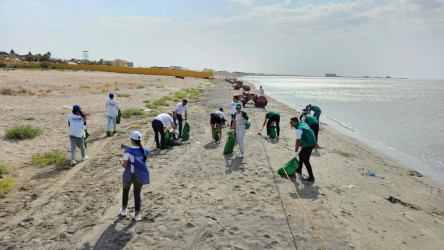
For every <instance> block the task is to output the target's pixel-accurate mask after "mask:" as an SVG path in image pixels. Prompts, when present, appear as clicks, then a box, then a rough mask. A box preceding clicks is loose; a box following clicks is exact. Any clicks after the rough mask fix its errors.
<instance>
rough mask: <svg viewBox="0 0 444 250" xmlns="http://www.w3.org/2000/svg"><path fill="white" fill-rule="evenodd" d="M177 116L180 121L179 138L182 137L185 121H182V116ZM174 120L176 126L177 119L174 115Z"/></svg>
mask: <svg viewBox="0 0 444 250" xmlns="http://www.w3.org/2000/svg"><path fill="white" fill-rule="evenodd" d="M176 116H177V120H178V121H179V137H181V136H182V121H183V119H182V115H179V114H176ZM173 120H174V124H176V117H175V115H174V113H173Z"/></svg>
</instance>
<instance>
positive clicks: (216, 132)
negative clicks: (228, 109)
mask: <svg viewBox="0 0 444 250" xmlns="http://www.w3.org/2000/svg"><path fill="white" fill-rule="evenodd" d="M214 140H215V141H217V142H218V141H219V140H220V138H219V129H218V128H217V125H216V126H214Z"/></svg>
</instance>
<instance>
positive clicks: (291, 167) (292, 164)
mask: <svg viewBox="0 0 444 250" xmlns="http://www.w3.org/2000/svg"><path fill="white" fill-rule="evenodd" d="M298 168H299V163H298V161H297V160H296V159H295V158H292V159H291V160H290V161H289V162H287V163H285V165H284V166H282V167H281V168H280V169H278V171H277V173H278V174H280V175H285V172H287V174H288V175H289V176H290V175H294V174H295V173H296V170H297V169H298ZM284 169H285V172H284Z"/></svg>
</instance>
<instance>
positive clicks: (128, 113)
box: [122, 109, 143, 117]
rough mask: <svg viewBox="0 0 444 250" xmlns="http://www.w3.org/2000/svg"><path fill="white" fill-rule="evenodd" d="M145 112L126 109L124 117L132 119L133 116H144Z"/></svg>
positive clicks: (123, 112) (123, 111) (123, 113)
mask: <svg viewBox="0 0 444 250" xmlns="http://www.w3.org/2000/svg"><path fill="white" fill-rule="evenodd" d="M142 114H143V112H142V110H140V109H124V110H122V117H130V116H133V115H142Z"/></svg>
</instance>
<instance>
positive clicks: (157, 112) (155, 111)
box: [148, 110, 160, 116]
mask: <svg viewBox="0 0 444 250" xmlns="http://www.w3.org/2000/svg"><path fill="white" fill-rule="evenodd" d="M159 114H160V112H159V111H157V110H151V111H150V112H149V113H148V116H157V115H159Z"/></svg>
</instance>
